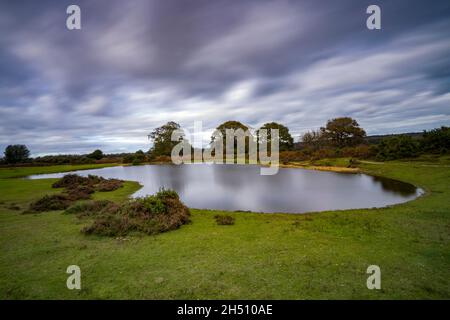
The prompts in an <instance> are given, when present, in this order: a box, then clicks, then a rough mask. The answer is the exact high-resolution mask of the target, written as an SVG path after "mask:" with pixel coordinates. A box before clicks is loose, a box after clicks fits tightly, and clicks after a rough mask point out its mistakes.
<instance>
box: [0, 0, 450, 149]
mask: <svg viewBox="0 0 450 320" xmlns="http://www.w3.org/2000/svg"><path fill="white" fill-rule="evenodd" d="M70 4H78V5H79V6H80V7H81V20H82V29H81V30H72V31H71V30H68V29H67V28H66V18H67V14H66V8H67V6H68V5H70ZM370 4H378V5H379V6H380V7H381V10H382V30H375V31H370V30H368V29H367V28H366V19H367V17H368V15H367V14H366V8H367V7H368V5H370ZM449 40H450V1H448V0H442V1H440V0H433V1H425V0H422V1H415V0H389V1H382V0H370V1H365V0H353V1H350V0H348V1H346V0H339V1H337V0H336V1H326V0H322V1H313V0H305V1H302V0H296V1H283V0H281V1H264V0H257V1H256V0H255V1H247V0H241V1H234V0H226V1H223V0H177V1H174V0H158V1H149V0H142V1H141V0H133V1H123V0H114V1H112V0H100V1H98V0H96V1H93V0H90V1H77V0H71V1H64V0H55V1H34V0H29V1H20V0H14V1H8V0H0V148H1V149H3V148H4V147H5V146H6V145H8V144H16V143H21V144H26V145H28V146H29V148H30V150H31V152H32V154H33V155H42V154H56V153H82V152H89V151H92V150H93V149H95V148H100V149H102V150H104V151H105V152H125V151H136V150H138V149H143V150H147V149H148V148H149V147H150V142H149V141H148V140H147V134H148V133H149V132H150V131H151V130H152V128H154V127H156V126H159V125H162V124H163V123H165V122H167V121H170V120H174V121H177V122H179V123H180V124H181V125H182V126H183V127H185V128H188V129H192V127H193V124H194V121H202V122H203V130H204V132H205V136H206V137H207V136H208V135H209V133H210V132H211V130H212V129H213V128H214V127H216V126H217V125H218V124H220V123H221V122H223V121H226V120H238V121H241V122H243V123H245V124H248V125H249V126H251V127H253V128H258V127H259V126H260V125H262V124H263V123H265V122H269V121H277V122H281V123H283V124H285V125H287V126H288V127H289V128H290V130H291V132H292V133H293V134H294V135H295V136H296V138H298V136H299V135H300V134H301V133H302V132H304V131H305V130H308V129H316V128H318V127H320V126H322V125H324V123H325V122H326V120H327V119H330V118H333V117H338V116H351V117H353V118H355V119H356V120H357V121H358V122H359V123H360V124H361V126H362V127H363V128H365V129H366V131H367V133H368V134H383V133H399V132H410V131H421V130H423V129H431V128H434V127H438V126H441V125H450V41H449ZM296 140H297V139H296Z"/></svg>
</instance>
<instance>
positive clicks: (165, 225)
mask: <svg viewBox="0 0 450 320" xmlns="http://www.w3.org/2000/svg"><path fill="white" fill-rule="evenodd" d="M88 206H89V205H88ZM91 206H95V204H91ZM73 210H79V209H73ZM87 211H88V212H91V213H92V212H93V210H91V209H87ZM189 215H190V213H189V209H188V208H187V207H186V206H185V205H184V204H183V203H182V202H181V201H180V199H179V197H178V194H176V192H175V191H171V190H161V191H160V192H158V193H156V194H155V195H151V196H147V197H144V198H137V199H133V200H129V201H127V202H124V203H122V204H120V205H111V204H110V205H106V206H105V207H104V208H103V209H101V210H98V212H97V213H94V214H93V215H92V216H93V218H94V221H93V223H92V224H91V225H89V226H87V227H85V228H84V229H83V230H82V232H84V233H86V234H97V235H103V236H124V235H126V234H128V233H130V232H142V233H145V234H157V233H161V232H165V231H169V230H173V229H177V228H179V227H180V226H181V225H183V224H186V223H188V222H189Z"/></svg>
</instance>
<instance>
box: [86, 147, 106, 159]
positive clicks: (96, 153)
mask: <svg viewBox="0 0 450 320" xmlns="http://www.w3.org/2000/svg"><path fill="white" fill-rule="evenodd" d="M87 157H88V158H91V159H95V160H100V159H101V158H103V151H102V150H100V149H97V150H95V151H94V152H92V153H90V154H88V155H87Z"/></svg>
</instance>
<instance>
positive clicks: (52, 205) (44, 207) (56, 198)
mask: <svg viewBox="0 0 450 320" xmlns="http://www.w3.org/2000/svg"><path fill="white" fill-rule="evenodd" d="M72 202H73V201H72V200H71V199H69V197H68V196H67V195H65V194H53V195H45V196H44V197H43V198H41V199H39V200H37V201H35V202H33V203H31V205H30V209H29V210H28V211H26V212H25V213H32V212H44V211H52V210H64V209H67V208H68V207H69V206H70V205H71V204H72Z"/></svg>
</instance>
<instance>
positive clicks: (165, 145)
mask: <svg viewBox="0 0 450 320" xmlns="http://www.w3.org/2000/svg"><path fill="white" fill-rule="evenodd" d="M180 128H181V127H180V125H179V124H178V123H176V122H173V121H169V122H167V123H166V124H165V125H163V126H161V127H158V128H156V129H155V130H153V131H152V132H151V133H150V134H149V135H148V136H149V138H151V139H152V140H153V147H152V149H151V154H152V156H156V157H158V156H170V155H171V153H172V149H173V147H175V146H176V145H177V144H178V143H179V142H181V141H182V140H183V139H184V137H183V136H181V137H180V138H179V139H178V141H172V133H173V132H174V131H175V130H180Z"/></svg>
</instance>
